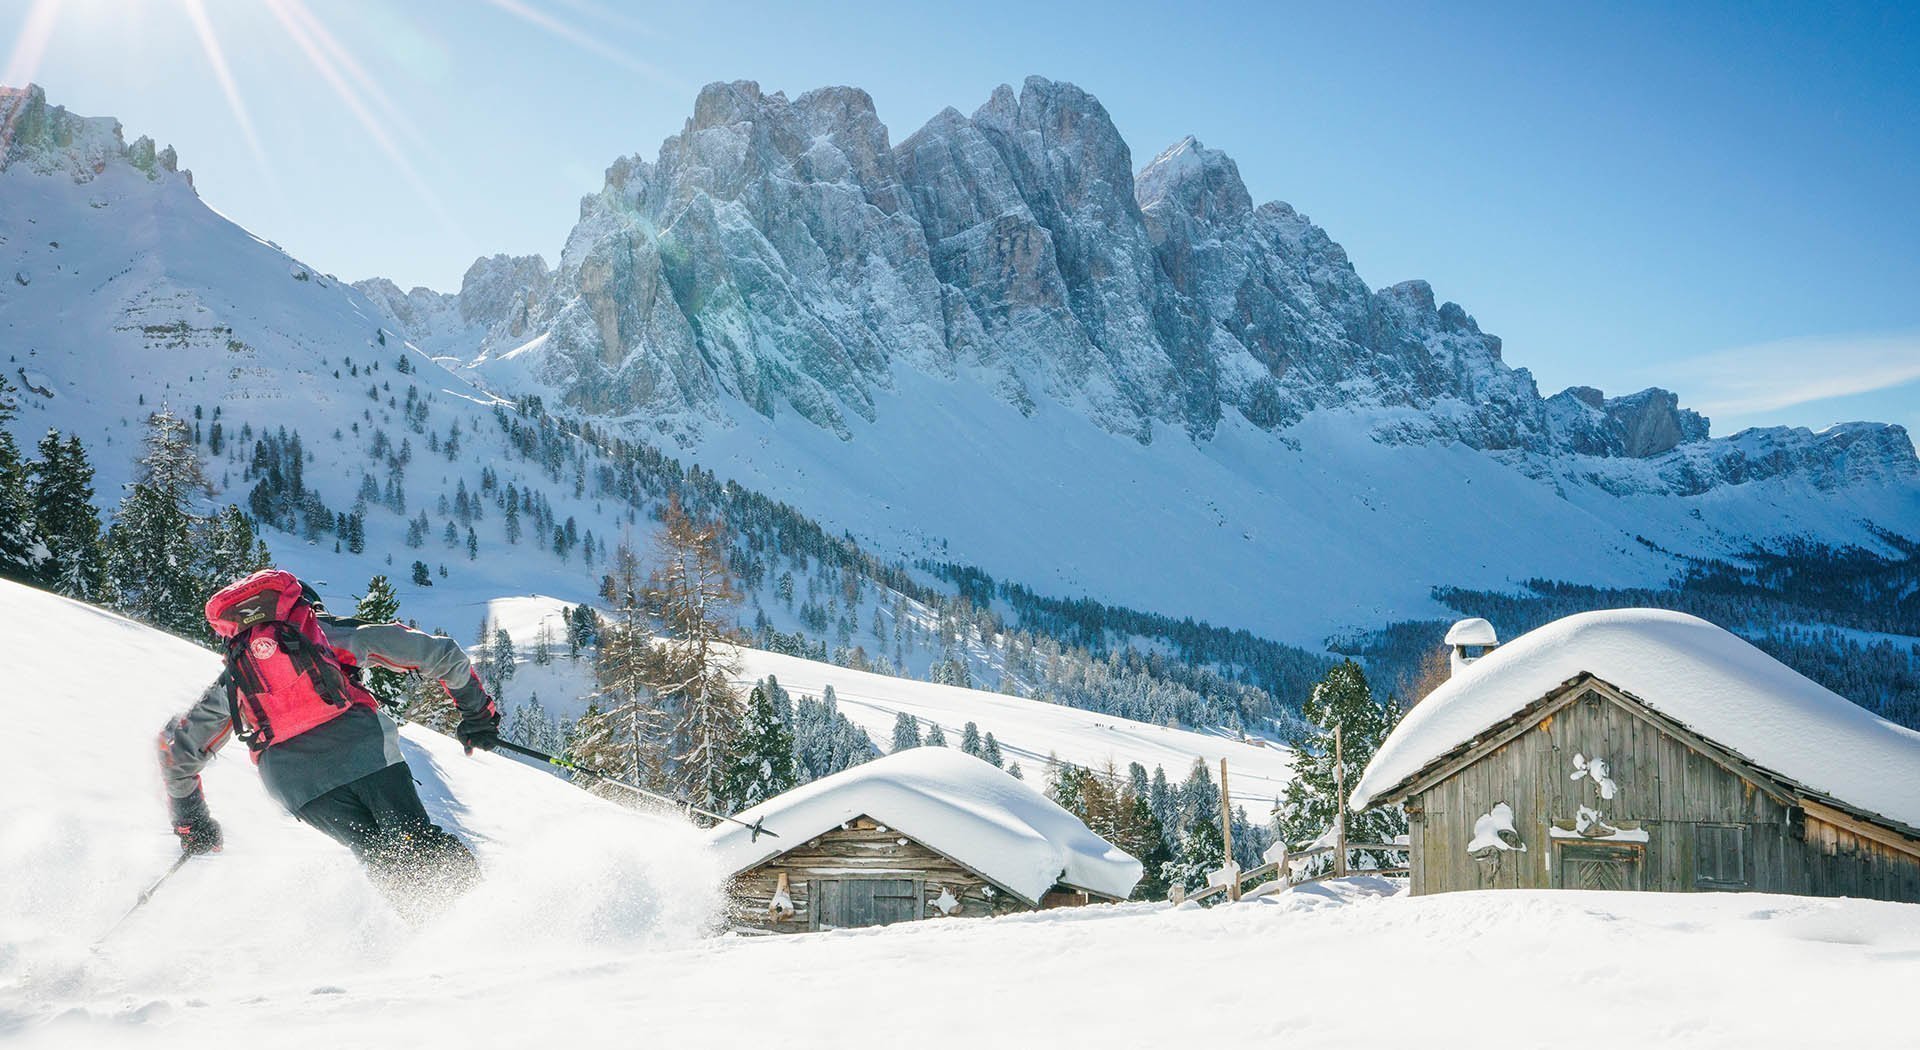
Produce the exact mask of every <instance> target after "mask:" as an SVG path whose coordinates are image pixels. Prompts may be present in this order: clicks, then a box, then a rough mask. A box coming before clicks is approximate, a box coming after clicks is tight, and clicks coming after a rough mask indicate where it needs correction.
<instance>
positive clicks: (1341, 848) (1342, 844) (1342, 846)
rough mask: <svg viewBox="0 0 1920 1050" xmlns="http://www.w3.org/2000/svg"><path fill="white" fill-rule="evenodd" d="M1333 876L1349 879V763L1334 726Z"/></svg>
mask: <svg viewBox="0 0 1920 1050" xmlns="http://www.w3.org/2000/svg"><path fill="white" fill-rule="evenodd" d="M1333 782H1334V789H1333V790H1334V795H1335V798H1334V800H1333V820H1334V824H1333V827H1334V832H1333V874H1334V875H1335V876H1336V877H1338V878H1343V879H1344V878H1346V877H1347V763H1346V759H1345V756H1344V755H1342V754H1341V750H1340V725H1339V723H1337V722H1336V723H1334V726H1333Z"/></svg>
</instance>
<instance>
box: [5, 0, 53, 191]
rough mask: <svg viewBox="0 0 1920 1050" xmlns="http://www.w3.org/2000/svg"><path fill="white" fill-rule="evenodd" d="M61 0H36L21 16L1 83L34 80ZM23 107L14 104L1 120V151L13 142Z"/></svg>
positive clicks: (9, 84)
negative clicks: (23, 16) (4, 121)
mask: <svg viewBox="0 0 1920 1050" xmlns="http://www.w3.org/2000/svg"><path fill="white" fill-rule="evenodd" d="M60 2H61V0H34V2H33V6H32V7H30V8H28V9H27V17H26V18H24V19H22V20H21V25H20V39H18V40H16V41H14V44H13V52H12V53H11V54H9V55H8V56H7V67H6V73H5V74H4V75H0V86H6V87H16V88H24V87H26V86H27V84H28V82H30V81H31V80H33V75H34V73H35V72H37V71H38V70H39V68H40V58H41V56H43V55H45V54H46V52H47V41H48V40H50V39H52V37H53V24H54V22H56V21H57V20H58V19H59V16H60ZM23 111H24V107H22V106H15V107H13V108H12V109H11V110H9V111H8V113H7V121H6V123H5V124H0V154H3V153H5V152H6V151H7V147H8V146H9V145H11V144H12V143H13V125H14V122H15V121H17V120H19V119H20V114H21V113H22V112H23Z"/></svg>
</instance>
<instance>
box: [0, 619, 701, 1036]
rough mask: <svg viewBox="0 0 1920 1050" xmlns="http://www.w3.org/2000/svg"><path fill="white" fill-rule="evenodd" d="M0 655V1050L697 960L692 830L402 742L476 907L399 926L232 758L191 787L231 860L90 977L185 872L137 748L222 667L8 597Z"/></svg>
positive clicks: (151, 762)
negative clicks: (470, 883)
mask: <svg viewBox="0 0 1920 1050" xmlns="http://www.w3.org/2000/svg"><path fill="white" fill-rule="evenodd" d="M0 639H4V640H5V646H4V651H5V653H6V654H7V655H6V656H5V658H4V660H5V666H4V668H0V678H4V680H5V681H6V682H7V683H8V688H7V690H6V693H5V695H4V698H0V710H4V711H5V713H6V714H7V715H8V716H9V717H8V719H7V721H8V723H9V725H10V727H11V728H10V730H9V738H10V739H9V744H10V748H11V749H12V750H13V753H14V754H15V756H16V758H15V760H14V761H12V762H11V763H10V764H9V766H8V770H7V772H8V776H7V778H6V779H7V783H6V789H5V791H4V792H0V1042H5V1041H8V1040H9V1038H10V1037H13V1036H19V1035H24V1034H28V1033H36V1032H38V1033H50V1032H51V1031H55V1030H60V1029H66V1028H71V1029H73V1030H76V1031H77V1030H83V1029H87V1028H88V1027H89V1026H90V1025H91V1024H92V1023H93V1022H100V1021H112V1022H114V1023H116V1024H117V1023H121V1022H128V1021H140V1022H147V1021H151V1022H154V1023H163V1022H165V1021H166V1019H168V1018H171V1017H173V1016H174V1015H175V1014H176V1013H177V1012H178V1011H181V1010H188V1009H192V1008H193V1007H192V1006H191V1004H192V1003H194V1002H206V1001H213V1000H218V999H221V998H223V997H225V998H227V999H228V1000H229V1001H239V1000H244V999H246V998H248V997H250V996H253V995H268V996H271V995H273V994H275V992H274V990H275V989H280V988H285V987H293V986H296V985H298V986H301V988H302V991H303V992H304V991H305V988H306V987H307V986H314V987H319V986H326V985H331V984H334V983H338V982H339V981H340V980H341V979H343V978H344V977H346V976H348V975H354V976H356V977H359V978H361V979H367V978H368V975H374V974H378V975H383V976H380V977H375V978H372V979H371V980H368V981H367V983H368V984H369V985H384V984H385V983H386V981H387V980H388V976H393V977H396V978H397V977H403V976H405V975H407V974H413V973H421V972H427V971H429V970H434V969H439V968H445V967H449V966H454V965H456V964H457V966H459V967H466V968H472V969H475V970H482V971H484V970H511V969H513V968H515V967H518V966H522V965H539V964H540V963H539V962H538V961H539V960H546V962H547V963H548V964H556V965H557V964H559V963H562V962H568V963H569V964H577V963H578V962H579V961H580V960H583V959H590V958H593V957H594V956H595V955H596V953H611V952H631V951H635V950H640V949H642V948H645V947H647V946H650V945H657V944H661V943H672V942H676V941H691V940H693V939H695V938H696V937H698V936H700V935H701V934H703V933H705V932H706V931H707V930H708V929H709V927H710V924H711V923H712V922H713V920H714V917H715V916H716V915H717V914H718V911H719V907H720V886H721V878H720V875H719V873H718V872H717V870H716V869H715V865H714V863H713V861H712V860H711V858H710V857H709V855H708V854H707V853H706V852H705V849H704V846H703V839H702V835H701V833H700V832H699V831H698V830H697V829H696V828H694V827H693V826H691V825H689V824H684V823H680V822H677V821H672V820H663V819H658V818H653V817H647V816H643V815H639V814H635V813H632V812H629V811H626V810H624V809H621V808H619V807H617V806H614V805H613V804H611V803H606V802H602V801H600V800H598V799H596V798H593V797H592V796H589V795H587V794H586V793H584V792H581V791H579V790H577V789H575V788H573V787H571V786H568V785H566V784H564V783H561V782H560V781H558V780H556V779H554V778H553V777H550V776H547V775H545V774H543V773H540V772H538V771H535V770H532V769H529V768H527V767H524V766H521V765H519V764H517V763H515V762H513V761H511V760H509V759H506V758H504V757H499V756H494V755H486V754H480V755H474V756H468V755H466V754H464V753H463V752H462V750H461V748H460V746H459V745H458V744H457V743H455V742H454V741H452V740H451V739H448V738H446V737H442V736H439V735H438V734H434V733H432V732H429V731H426V730H422V729H420V728H419V727H416V726H408V727H405V728H404V729H403V730H402V734H403V742H402V746H403V750H404V751H405V753H406V756H407V760H408V764H409V766H410V767H411V769H412V771H413V775H414V777H415V779H416V780H418V781H419V782H420V788H419V790H420V793H421V797H422V799H423V800H424V801H425V803H426V805H427V808H428V810H429V811H430V812H431V813H432V814H433V816H434V818H435V820H436V821H438V822H439V823H440V824H441V825H442V826H443V827H446V828H448V829H449V830H451V831H453V832H454V833H456V834H458V835H460V836H461V837H462V838H463V839H465V840H466V841H467V842H468V843H469V844H470V845H472V846H473V848H474V851H475V853H476V855H477V856H478V857H479V860H480V864H481V867H482V869H483V870H484V871H485V872H486V874H487V880H486V882H485V883H483V884H482V885H481V886H480V887H479V888H478V889H476V890H475V891H474V892H473V893H471V894H469V895H468V896H466V897H465V898H463V899H461V900H459V901H457V902H452V903H451V904H450V905H449V906H447V907H446V909H445V910H444V912H442V913H441V914H440V915H438V916H437V917H434V918H432V919H430V920H428V921H426V922H425V923H424V924H423V925H421V926H419V927H417V928H416V927H412V926H409V925H408V924H407V923H406V922H403V921H402V920H401V919H400V918H399V917H398V916H397V915H396V914H395V913H394V911H393V909H392V908H391V907H390V906H389V905H388V904H387V903H386V901H385V900H384V898H382V897H381V896H380V894H379V893H378V892H377V891H375V890H374V889H373V887H372V886H371V885H370V884H369V883H368V882H367V880H366V878H365V877H364V876H363V875H362V873H361V871H360V870H359V866H358V864H356V863H355V862H354V860H353V859H352V857H351V855H350V854H348V852H347V851H346V850H345V849H343V848H341V847H339V846H337V845H335V844H334V843H333V842H332V841H331V840H329V839H327V838H326V837H324V836H322V835H321V834H319V833H318V832H315V831H313V830H311V829H309V828H306V827H303V826H301V825H300V824H299V823H298V822H297V821H296V820H294V818H292V817H291V816H289V815H287V814H286V813H285V812H284V811H283V810H281V809H280V808H279V807H278V805H277V804H275V803H274V802H273V801H271V800H270V799H269V798H268V797H267V796H266V794H265V792H264V791H263V790H262V788H261V786H260V781H259V777H258V776H257V774H256V773H255V772H254V771H253V770H252V769H251V768H250V765H251V764H250V763H249V762H248V760H247V756H246V753H245V749H244V747H242V746H240V745H231V746H229V747H228V748H227V749H226V750H224V751H222V752H221V754H220V756H219V758H218V759H217V760H216V761H214V762H213V763H212V765H211V766H210V767H209V768H208V770H207V772H206V773H205V774H204V778H203V779H204V785H205V789H206V792H207V796H208V801H209V805H210V807H211V808H212V810H213V813H214V816H215V819H217V820H219V821H220V822H221V824H222V826H223V828H224V830H225V835H226V840H227V845H226V849H225V850H224V851H223V852H222V853H220V854H217V855H214V856H209V857H201V858H195V859H194V860H192V861H189V862H188V864H187V865H186V866H185V867H184V868H182V869H181V870H180V872H179V873H178V874H177V875H176V876H175V877H174V878H173V879H171V880H170V881H169V882H168V883H167V884H166V885H165V886H164V887H163V888H162V889H161V890H160V892H159V893H158V894H156V896H155V897H154V899H153V901H152V902H151V903H150V904H149V905H148V906H147V907H146V908H145V909H143V910H142V911H141V912H139V913H138V914H137V915H135V916H134V917H133V918H132V919H130V920H129V921H128V922H127V923H126V924H125V925H124V926H122V927H121V928H120V929H118V930H117V931H115V933H114V935H113V938H112V939H111V940H110V941H109V942H108V943H107V945H106V947H105V948H104V950H103V951H102V952H101V953H99V954H98V955H95V954H91V953H90V952H89V950H88V949H89V946H90V945H91V944H92V943H93V942H94V941H95V939H96V938H98V937H100V936H101V935H102V934H103V933H105V932H106V931H107V930H108V929H109V928H110V927H112V925H113V923H114V922H115V921H116V920H117V919H118V918H119V917H120V916H121V915H122V914H123V913H125V912H126V910H127V909H128V908H129V907H130V906H131V905H132V904H133V902H134V900H135V899H136V897H137V896H138V894H139V892H140V891H141V890H142V889H143V888H145V887H146V886H147V885H148V884H149V883H151V882H152V881H153V880H154V879H155V878H156V877H157V876H158V875H159V874H160V873H161V872H162V871H164V870H165V868H166V867H167V865H168V864H169V863H171V861H172V860H173V858H174V857H176V856H177V855H178V846H177V845H176V843H175V840H174V838H173V836H172V835H171V834H169V833H168V831H167V815H166V807H165V803H164V801H163V797H162V790H161V787H160V780H159V771H158V768H157V765H156V755H155V751H154V744H153V740H154V736H155V734H156V733H157V732H158V731H159V729H160V727H161V726H162V724H163V723H164V722H165V721H166V719H167V718H169V717H170V716H172V715H173V714H176V713H178V712H179V711H180V710H182V709H184V708H185V707H186V706H187V704H188V703H189V702H190V701H191V700H192V699H193V698H194V696H195V695H197V694H198V692H199V691H200V689H202V688H204V686H205V685H206V684H207V682H209V681H210V680H211V679H212V678H213V677H214V675H215V674H217V672H218V663H217V658H216V657H214V656H213V655H212V654H211V653H208V652H205V651H203V650H200V649H197V648H195V647H193V646H191V645H188V644H185V643H183V642H180V641H178V640H175V639H172V638H169V637H167V636H164V635H161V634H159V633H157V632H154V631H151V630H149V629H147V628H144V627H141V626H139V625H137V624H134V623H132V622H130V621H127V620H124V619H121V618H119V617H117V616H113V615H111V614H108V613H104V612H101V611H98V610H95V609H92V608H90V607H87V606H84V605H80V604H78V603H74V602H69V601H66V600H65V599H61V598H57V597H53V596H51V595H46V594H43V593H41V592H37V591H33V590H30V589H27V588H23V587H20V586H18V585H15V584H12V583H6V582H0ZM49 1023H54V1024H55V1028H54V1029H46V1028H44V1026H45V1025H47V1024H49ZM80 1041H81V1042H82V1043H87V1042H90V1041H91V1040H90V1039H82V1040H80Z"/></svg>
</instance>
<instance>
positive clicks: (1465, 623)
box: [1446, 616, 1500, 674]
mask: <svg viewBox="0 0 1920 1050" xmlns="http://www.w3.org/2000/svg"><path fill="white" fill-rule="evenodd" d="M1446 644H1447V648H1448V649H1449V650H1450V653H1449V655H1448V658H1447V663H1448V666H1449V668H1450V672H1449V673H1450V674H1459V673H1460V670H1461V668H1463V667H1466V666H1467V665H1468V664H1470V663H1472V662H1474V661H1475V660H1478V659H1480V658H1481V657H1482V656H1485V655H1487V651H1488V650H1490V649H1492V648H1493V647H1494V646H1496V645H1499V644H1500V636H1499V635H1497V634H1495V633H1493V625H1492V624H1490V623H1488V622H1487V621H1485V620H1482V619H1481V618H1480V617H1478V616H1474V617H1469V618H1468V619H1465V620H1461V621H1460V622H1459V623H1456V624H1454V625H1453V626H1452V627H1449V628H1447V643H1446Z"/></svg>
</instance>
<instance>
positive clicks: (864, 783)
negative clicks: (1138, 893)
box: [709, 747, 1140, 901]
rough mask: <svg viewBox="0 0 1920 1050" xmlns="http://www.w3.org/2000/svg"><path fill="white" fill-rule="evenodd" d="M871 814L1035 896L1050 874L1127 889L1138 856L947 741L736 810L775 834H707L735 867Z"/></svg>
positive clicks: (739, 830)
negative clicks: (761, 821) (762, 822)
mask: <svg viewBox="0 0 1920 1050" xmlns="http://www.w3.org/2000/svg"><path fill="white" fill-rule="evenodd" d="M863 815H864V816H869V817H872V818H873V819H874V820H877V821H879V822H881V823H882V824H885V825H886V826H888V827H891V828H896V829H898V830H899V831H900V833H901V834H903V835H906V836H909V837H911V838H913V839H916V840H918V841H919V842H921V843H922V844H924V845H926V846H928V847H929V848H931V849H934V850H937V851H939V852H940V853H943V854H945V855H947V856H948V857H951V858H953V859H954V860H957V861H959V862H960V863H962V864H965V865H966V866H968V867H970V868H972V869H974V870H975V871H978V872H980V873H981V874H982V875H985V876H986V877H988V878H989V879H992V880H993V881H995V882H997V883H999V884H1000V885H1002V886H1005V887H1006V888H1007V889H1010V890H1012V891H1014V892H1015V893H1018V894H1019V895H1021V896H1022V897H1025V898H1027V899H1028V900H1032V901H1037V900H1039V899H1040V895H1041V894H1043V893H1045V892H1047V889H1048V888H1049V887H1051V886H1052V885H1053V884H1054V883H1055V882H1064V883H1066V884H1067V885H1069V886H1074V887H1077V888H1079V889H1084V890H1091V891H1093V892H1094V893H1098V894H1101V895H1102V896H1107V897H1121V898H1124V897H1126V896H1127V895H1128V894H1130V893H1132V892H1133V886H1134V884H1135V883H1137V882H1139V881H1140V862H1139V861H1137V860H1135V859H1133V858H1132V857H1130V856H1128V855H1127V854H1126V853H1125V852H1123V851H1122V850H1121V849H1120V848H1119V847H1117V846H1115V845H1113V844H1112V843H1110V842H1108V841H1107V840H1106V839H1103V838H1101V837H1100V836H1098V835H1096V834H1094V833H1093V832H1092V831H1091V830H1090V829H1089V828H1088V827H1087V826H1086V825H1085V824H1083V823H1081V822H1080V820H1079V818H1077V817H1075V816H1074V815H1073V814H1071V813H1068V812H1067V811H1066V810H1064V809H1061V808H1060V807H1059V806H1057V805H1055V804H1054V803H1053V801H1052V800H1051V799H1049V798H1047V797H1046V796H1045V795H1042V794H1041V793H1040V792H1038V791H1035V790H1034V789H1033V788H1031V787H1028V786H1027V784H1026V783H1025V782H1024V781H1019V780H1015V779H1014V778H1012V777H1010V776H1008V775H1007V774H1006V773H1004V772H1002V771H1000V770H998V769H995V768H994V767H993V766H991V765H988V764H987V763H985V762H983V761H981V760H980V759H977V758H974V757H972V756H971V755H967V754H963V753H961V752H959V751H955V750H953V749H951V748H944V747H920V748H913V749H911V750H908V751H901V752H897V753H895V754H891V755H887V756H885V757H884V758H877V759H874V760H873V761H871V762H867V763H865V764H863V765H858V766H854V767H853V768H852V769H848V770H844V771H842V772H839V773H835V774H834V775H832V776H830V777H822V778H821V779H819V780H816V781H814V782H813V783H811V784H803V785H801V786H800V787H797V788H795V789H793V790H792V791H789V792H787V793H786V794H784V795H780V796H778V797H776V798H771V799H768V800H767V801H765V802H762V803H761V804H759V805H757V806H754V807H753V808H752V809H749V810H747V811H745V812H743V813H741V814H739V817H740V819H741V820H744V821H746V822H748V823H752V822H754V821H755V820H759V819H762V818H764V819H765V821H766V827H768V828H770V829H772V830H773V831H775V832H777V833H778V834H779V837H778V838H771V837H768V836H765V835H762V836H761V837H760V839H759V841H757V842H756V841H754V840H753V837H752V835H751V833H750V832H749V831H748V830H747V829H746V828H744V827H741V826H740V825H738V824H722V825H720V826H719V827H717V828H715V829H714V830H713V832H712V837H711V838H710V840H709V842H710V844H711V845H712V846H713V848H714V849H715V850H716V851H718V852H719V854H720V858H721V860H722V862H723V863H724V865H725V867H726V869H727V870H728V871H730V872H733V873H736V874H737V873H739V872H742V871H745V870H747V869H748V868H751V867H753V866H754V865H756V864H759V863H760V862H762V861H764V860H767V859H768V858H771V857H773V856H775V855H777V854H779V853H781V852H783V851H785V850H788V849H792V848H793V847H795V846H798V845H800V844H801V843H803V842H806V841H807V840H808V839H811V838H813V837H815V836H817V835H821V834H824V833H826V832H828V831H831V830H833V829H834V828H836V827H839V826H840V825H841V824H844V823H846V822H847V821H849V820H852V819H853V818H855V817H858V816H863Z"/></svg>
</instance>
